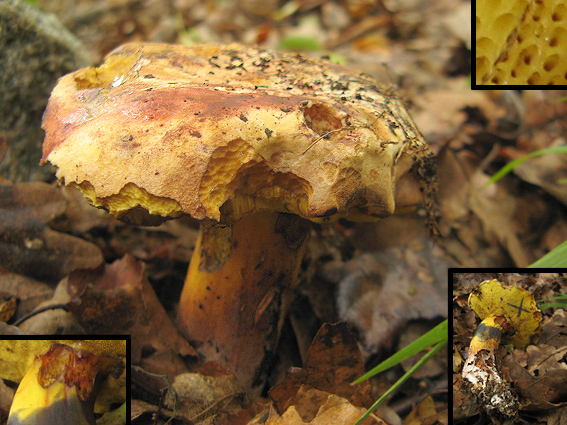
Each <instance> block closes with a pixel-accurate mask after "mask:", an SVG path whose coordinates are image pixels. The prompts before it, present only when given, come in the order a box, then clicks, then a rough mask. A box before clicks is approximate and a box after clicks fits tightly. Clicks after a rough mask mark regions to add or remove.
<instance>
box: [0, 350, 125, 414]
mask: <svg viewBox="0 0 567 425" xmlns="http://www.w3.org/2000/svg"><path fill="white" fill-rule="evenodd" d="M55 344H61V345H66V346H68V347H71V348H73V349H74V350H85V351H88V352H90V353H92V354H95V355H97V356H104V357H112V358H115V359H118V360H121V361H122V363H123V364H125V360H126V340H119V339H116V340H39V339H38V340H23V339H13V340H0V378H2V379H7V380H10V381H13V382H20V381H21V380H22V378H23V377H24V376H25V374H26V372H27V371H28V369H29V368H30V366H31V365H32V363H33V361H34V359H35V357H36V356H41V355H43V354H45V353H47V352H48V351H49V350H50V348H51V347H52V346H53V345H55ZM125 369H126V368H124V370H123V371H122V374H121V376H120V377H118V378H115V377H113V376H112V375H109V377H108V379H107V380H106V381H105V382H104V383H103V385H102V388H101V390H100V392H99V397H98V398H97V402H96V403H97V406H96V407H95V409H96V410H97V411H98V410H105V409H104V407H103V406H108V405H109V404H111V403H115V402H122V401H124V398H125V395H126V389H125V388H126V371H125Z"/></svg>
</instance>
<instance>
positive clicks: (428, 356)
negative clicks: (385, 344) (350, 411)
mask: <svg viewBox="0 0 567 425" xmlns="http://www.w3.org/2000/svg"><path fill="white" fill-rule="evenodd" d="M447 340H448V335H447V339H445V341H440V342H438V343H437V344H436V345H435V346H434V347H433V348H432V349H431V350H429V352H428V353H427V354H425V355H424V356H423V357H422V358H421V359H419V361H418V362H417V363H416V364H415V365H413V367H412V368H411V369H410V370H408V371H407V372H406V373H405V374H404V376H402V377H401V378H400V379H398V381H397V382H396V383H395V384H394V385H392V386H391V387H390V388H389V389H388V391H386V392H385V393H384V394H382V397H380V398H379V399H378V400H377V401H376V403H374V404H373V405H372V406H370V408H369V409H368V410H367V411H366V412H365V413H364V414H363V415H362V416H361V417H360V418H358V420H357V421H356V422H355V423H354V425H360V424H361V423H362V421H363V420H365V419H366V418H367V417H368V416H370V415H371V414H372V412H374V410H376V408H377V407H378V406H379V405H380V404H382V402H383V401H384V400H385V399H386V398H387V397H388V396H389V395H390V394H392V393H393V392H394V391H396V390H397V389H398V388H399V387H400V386H401V385H402V384H403V383H404V382H406V381H407V380H408V379H409V377H410V376H412V375H413V374H414V373H415V372H417V371H418V370H419V368H421V367H422V366H423V365H424V364H425V363H427V362H428V361H429V359H431V358H432V357H433V356H434V355H435V354H437V353H438V352H439V351H441V349H442V348H443V347H445V345H447Z"/></svg>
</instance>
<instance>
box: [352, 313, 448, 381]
mask: <svg viewBox="0 0 567 425" xmlns="http://www.w3.org/2000/svg"><path fill="white" fill-rule="evenodd" d="M448 339H449V325H448V320H445V321H443V322H441V323H440V324H439V325H437V326H436V327H434V328H433V329H431V330H430V331H429V332H427V333H426V334H425V335H423V336H421V337H419V338H418V339H416V340H415V341H413V342H412V343H411V344H409V345H408V346H406V347H404V348H402V349H401V350H400V351H398V352H397V353H396V354H394V355H393V356H391V357H389V358H387V359H386V360H384V361H383V362H382V363H380V364H379V365H378V366H376V367H374V368H373V369H372V370H370V371H368V372H366V373H365V374H364V375H362V376H361V377H360V378H358V379H357V380H355V381H354V382H353V383H352V384H353V385H354V384H358V383H359V382H362V381H365V380H367V379H368V378H371V377H372V376H374V375H376V374H378V373H380V372H382V371H384V370H386V369H389V368H391V367H392V366H395V365H397V364H398V363H400V362H402V361H404V360H405V359H407V358H410V357H411V356H414V355H416V354H417V353H419V352H420V351H423V350H424V349H425V348H427V347H430V346H432V345H435V344H437V343H439V342H443V341H445V342H447V340H448Z"/></svg>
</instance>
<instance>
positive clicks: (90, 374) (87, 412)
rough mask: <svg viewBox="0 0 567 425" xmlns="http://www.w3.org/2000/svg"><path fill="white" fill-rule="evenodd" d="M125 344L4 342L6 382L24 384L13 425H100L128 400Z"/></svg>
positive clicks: (1, 364) (0, 354) (0, 369)
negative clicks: (104, 413)
mask: <svg viewBox="0 0 567 425" xmlns="http://www.w3.org/2000/svg"><path fill="white" fill-rule="evenodd" d="M125 360H126V341H125V340H23V339H17V340H4V341H0V378H3V379H7V380H10V381H14V382H19V386H18V390H17V391H16V395H15V396H14V400H13V402H12V406H11V408H10V415H9V418H8V425H52V424H61V425H95V416H94V413H95V410H97V411H101V410H104V409H105V408H106V407H108V406H109V404H110V403H113V402H119V403H123V402H124V401H125V399H126V381H125Z"/></svg>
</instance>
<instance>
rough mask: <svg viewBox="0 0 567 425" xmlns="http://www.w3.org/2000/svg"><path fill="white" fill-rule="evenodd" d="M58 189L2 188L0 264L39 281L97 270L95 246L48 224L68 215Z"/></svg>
mask: <svg viewBox="0 0 567 425" xmlns="http://www.w3.org/2000/svg"><path fill="white" fill-rule="evenodd" d="M65 208H66V202H65V199H64V198H63V197H62V196H61V193H60V191H59V189H57V188H56V187H54V186H50V185H48V184H45V183H40V182H32V183H19V184H14V185H2V186H0V265H1V266H2V267H4V268H5V269H6V270H9V271H12V272H15V273H20V274H23V275H27V276H30V277H33V278H36V279H42V280H47V281H53V282H57V281H59V280H60V279H62V278H63V277H65V276H66V275H67V274H68V273H69V272H71V271H72V270H75V269H76V268H79V267H96V266H98V265H99V264H100V263H101V262H102V253H101V252H100V249H99V248H98V247H96V246H95V245H93V244H91V243H89V242H87V241H85V240H83V239H80V238H77V237H74V236H71V235H67V234H64V233H59V232H56V231H54V230H52V229H50V228H49V226H48V224H49V223H50V222H51V221H53V220H54V219H56V218H57V217H59V216H61V215H63V214H64V213H65Z"/></svg>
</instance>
